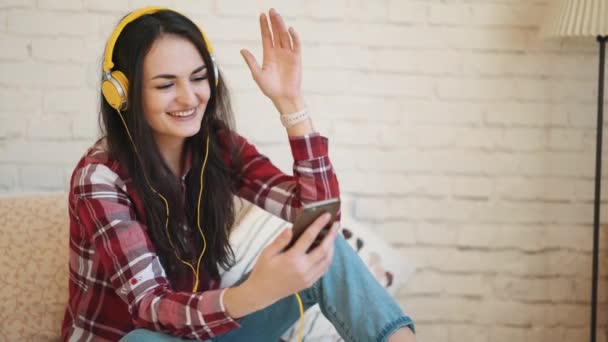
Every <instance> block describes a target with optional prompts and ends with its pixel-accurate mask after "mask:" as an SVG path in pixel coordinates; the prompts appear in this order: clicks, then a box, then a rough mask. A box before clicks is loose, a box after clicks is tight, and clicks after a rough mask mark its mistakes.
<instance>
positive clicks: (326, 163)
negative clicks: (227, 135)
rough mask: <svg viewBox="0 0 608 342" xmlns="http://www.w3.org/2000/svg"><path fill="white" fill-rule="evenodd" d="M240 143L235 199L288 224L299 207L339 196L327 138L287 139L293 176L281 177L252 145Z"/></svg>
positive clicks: (274, 167) (277, 170) (315, 136)
mask: <svg viewBox="0 0 608 342" xmlns="http://www.w3.org/2000/svg"><path fill="white" fill-rule="evenodd" d="M240 139H241V146H242V148H241V151H242V153H241V157H242V158H243V161H242V162H243V170H242V180H241V182H240V187H239V190H238V195H239V196H242V197H244V198H245V199H247V200H249V201H250V202H253V203H255V204H256V205H258V206H259V207H261V208H264V209H265V210H267V211H269V212H271V213H273V214H275V215H277V216H279V217H282V218H283V219H284V220H287V221H290V222H293V221H294V220H295V218H296V215H297V213H298V209H299V208H300V207H301V206H302V204H306V203H310V202H315V201H320V200H324V199H328V198H334V197H339V196H340V191H339V186H338V179H337V177H336V175H335V173H334V169H333V166H332V164H331V162H330V160H329V156H328V143H327V138H325V137H323V136H321V135H319V134H318V133H313V134H309V135H306V136H302V137H290V139H289V144H290V146H291V153H292V155H293V159H294V164H293V176H290V175H287V174H285V173H283V172H282V171H281V170H279V169H278V168H277V167H276V166H275V165H273V164H272V163H271V162H270V161H269V159H268V158H267V157H266V156H264V155H263V154H260V153H259V152H258V151H257V149H256V148H255V147H254V146H253V145H251V144H249V143H248V142H247V141H246V140H245V139H244V138H242V137H241V138H240Z"/></svg>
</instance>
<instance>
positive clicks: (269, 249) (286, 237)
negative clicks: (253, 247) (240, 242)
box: [264, 229, 292, 255]
mask: <svg viewBox="0 0 608 342" xmlns="http://www.w3.org/2000/svg"><path fill="white" fill-rule="evenodd" d="M291 235H292V233H291V229H284V230H283V231H282V232H281V233H280V234H279V235H278V236H277V237H276V238H275V239H274V240H273V241H272V242H271V243H270V244H269V245H268V246H266V248H264V252H265V253H268V254H269V255H276V254H279V253H281V251H282V250H283V249H284V248H285V247H287V245H288V244H289V241H290V240H291Z"/></svg>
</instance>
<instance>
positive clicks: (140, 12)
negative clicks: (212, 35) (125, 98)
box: [103, 6, 213, 73]
mask: <svg viewBox="0 0 608 342" xmlns="http://www.w3.org/2000/svg"><path fill="white" fill-rule="evenodd" d="M162 10H169V8H166V7H160V6H148V7H143V8H140V9H136V10H134V11H133V12H131V13H129V14H128V15H127V16H126V17H125V18H124V19H123V20H121V21H120V23H118V25H117V26H116V28H115V29H114V31H113V32H112V34H111V35H110V38H109V39H108V42H107V43H106V49H105V53H104V58H103V71H104V73H108V72H110V71H111V70H112V68H113V67H114V62H113V61H112V54H113V53H114V45H116V41H117V40H118V37H119V36H120V34H121V33H122V30H123V29H124V28H125V26H127V25H128V24H129V23H131V22H132V21H134V20H136V19H137V18H139V17H141V16H144V15H146V14H151V13H155V12H158V11H162ZM171 11H173V10H171ZM174 12H175V11H174ZM197 28H198V30H199V31H200V32H201V35H202V36H203V40H204V41H205V45H206V46H207V50H208V51H209V54H210V55H211V56H213V46H212V45H211V42H210V41H209V40H208V39H207V36H206V35H205V32H203V30H201V29H200V27H198V26H197Z"/></svg>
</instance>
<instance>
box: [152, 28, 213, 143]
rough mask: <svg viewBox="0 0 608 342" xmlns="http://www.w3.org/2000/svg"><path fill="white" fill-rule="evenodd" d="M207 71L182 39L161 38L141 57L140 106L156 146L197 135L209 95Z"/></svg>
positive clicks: (173, 37) (193, 49) (168, 35)
mask: <svg viewBox="0 0 608 342" xmlns="http://www.w3.org/2000/svg"><path fill="white" fill-rule="evenodd" d="M207 76H208V70H207V67H206V66H205V62H204V60H203V58H202V57H201V55H200V53H199V52H198V50H197V49H196V47H195V46H194V45H193V44H192V43H191V42H190V41H189V40H188V39H186V38H184V37H181V36H178V35H174V34H163V35H161V36H160V38H158V39H157V40H156V41H155V42H154V44H153V45H152V48H151V49H150V51H149V52H148V54H147V55H146V56H145V57H144V64H143V80H142V104H143V110H144V117H145V119H146V122H147V123H148V125H149V126H150V128H151V129H152V131H153V134H154V139H155V140H156V143H157V144H158V145H161V146H162V145H165V144H171V145H173V144H176V143H177V144H181V143H183V142H184V140H185V139H186V138H187V137H191V136H193V135H195V134H196V133H198V131H199V130H200V129H201V122H202V119H203V114H204V112H205V108H206V107H207V102H208V101H209V97H210V94H211V89H210V86H209V80H208V77H207Z"/></svg>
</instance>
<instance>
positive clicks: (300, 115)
mask: <svg viewBox="0 0 608 342" xmlns="http://www.w3.org/2000/svg"><path fill="white" fill-rule="evenodd" d="M308 117H309V115H308V108H304V109H302V110H301V111H298V112H295V113H291V114H284V115H281V123H282V124H283V126H285V127H286V128H289V127H291V126H293V125H295V124H297V123H299V122H302V121H304V120H306V119H308Z"/></svg>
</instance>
